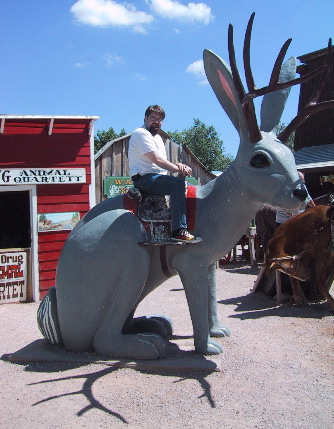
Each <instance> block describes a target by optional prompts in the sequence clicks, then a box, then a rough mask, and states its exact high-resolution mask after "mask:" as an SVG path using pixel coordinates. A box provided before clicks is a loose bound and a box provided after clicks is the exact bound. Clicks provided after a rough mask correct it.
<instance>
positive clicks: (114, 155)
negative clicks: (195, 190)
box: [95, 131, 216, 202]
mask: <svg viewBox="0 0 334 429" xmlns="http://www.w3.org/2000/svg"><path fill="white" fill-rule="evenodd" d="M160 133H161V137H162V139H163V140H164V142H165V145H166V152H167V157H168V159H169V160H170V161H171V162H173V163H176V162H182V163H184V164H187V165H189V166H190V167H191V168H192V170H193V177H195V178H196V180H197V183H198V184H199V185H204V184H205V183H207V182H209V181H210V180H212V179H214V178H215V177H216V176H215V175H214V174H213V173H211V172H210V171H209V170H208V169H207V168H205V167H204V165H203V164H202V163H201V162H200V161H199V159H197V158H196V156H195V155H194V154H193V153H192V152H191V151H190V150H189V149H187V148H186V147H183V146H180V145H178V144H176V143H175V142H173V141H172V140H170V139H169V137H168V134H166V133H165V132H163V131H161V132H160ZM130 136H131V134H127V135H125V136H122V137H119V138H117V139H115V140H112V141H111V142H109V143H107V144H106V145H104V146H103V147H102V148H101V149H100V150H99V152H97V153H96V154H95V177H96V201H97V202H101V201H102V200H104V199H106V198H107V195H106V192H105V180H106V179H107V178H108V177H110V176H113V177H119V178H121V177H125V178H128V177H129V165H128V148H129V139H130ZM129 183H131V182H129Z"/></svg>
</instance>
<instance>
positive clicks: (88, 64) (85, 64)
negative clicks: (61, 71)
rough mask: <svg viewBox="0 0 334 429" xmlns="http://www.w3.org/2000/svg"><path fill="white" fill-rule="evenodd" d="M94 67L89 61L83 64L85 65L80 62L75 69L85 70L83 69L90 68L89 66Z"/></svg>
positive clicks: (75, 65)
mask: <svg viewBox="0 0 334 429" xmlns="http://www.w3.org/2000/svg"><path fill="white" fill-rule="evenodd" d="M91 65H92V63H91V62H89V61H85V62H83V63H81V62H79V63H75V64H74V67H78V68H79V69H83V68H85V67H89V66H91Z"/></svg>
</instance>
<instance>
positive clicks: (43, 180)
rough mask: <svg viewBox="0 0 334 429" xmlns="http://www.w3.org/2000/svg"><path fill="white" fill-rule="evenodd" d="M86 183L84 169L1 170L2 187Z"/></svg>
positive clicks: (0, 182) (0, 180)
mask: <svg viewBox="0 0 334 429" xmlns="http://www.w3.org/2000/svg"><path fill="white" fill-rule="evenodd" d="M75 183H86V170H85V169H84V168H8V169H5V170H0V185H26V184H34V185H43V184H45V185H51V184H57V185H59V184H64V185H66V184H75Z"/></svg>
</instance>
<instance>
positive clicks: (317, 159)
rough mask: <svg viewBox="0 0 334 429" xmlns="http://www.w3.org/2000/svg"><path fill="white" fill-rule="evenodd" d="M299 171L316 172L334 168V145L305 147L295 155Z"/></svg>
mask: <svg viewBox="0 0 334 429" xmlns="http://www.w3.org/2000/svg"><path fill="white" fill-rule="evenodd" d="M294 156H295V161H296V165H297V168H298V170H303V171H306V170H307V171H308V172H311V171H312V172H316V171H322V170H332V169H333V168H334V143H333V144H325V145H321V146H308V147H303V148H302V149H300V150H298V151H297V152H295V154H294Z"/></svg>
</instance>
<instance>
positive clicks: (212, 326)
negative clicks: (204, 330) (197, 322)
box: [208, 264, 231, 337]
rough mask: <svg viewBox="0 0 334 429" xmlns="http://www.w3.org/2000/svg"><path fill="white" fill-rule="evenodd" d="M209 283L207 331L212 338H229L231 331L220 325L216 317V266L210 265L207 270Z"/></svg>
mask: <svg viewBox="0 0 334 429" xmlns="http://www.w3.org/2000/svg"><path fill="white" fill-rule="evenodd" d="M208 282H209V330H210V335H212V336H213V337H229V336H230V335H231V331H230V330H229V328H227V327H226V326H224V325H222V324H221V323H220V321H219V319H218V315H217V293H216V264H211V265H210V266H209V270H208Z"/></svg>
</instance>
